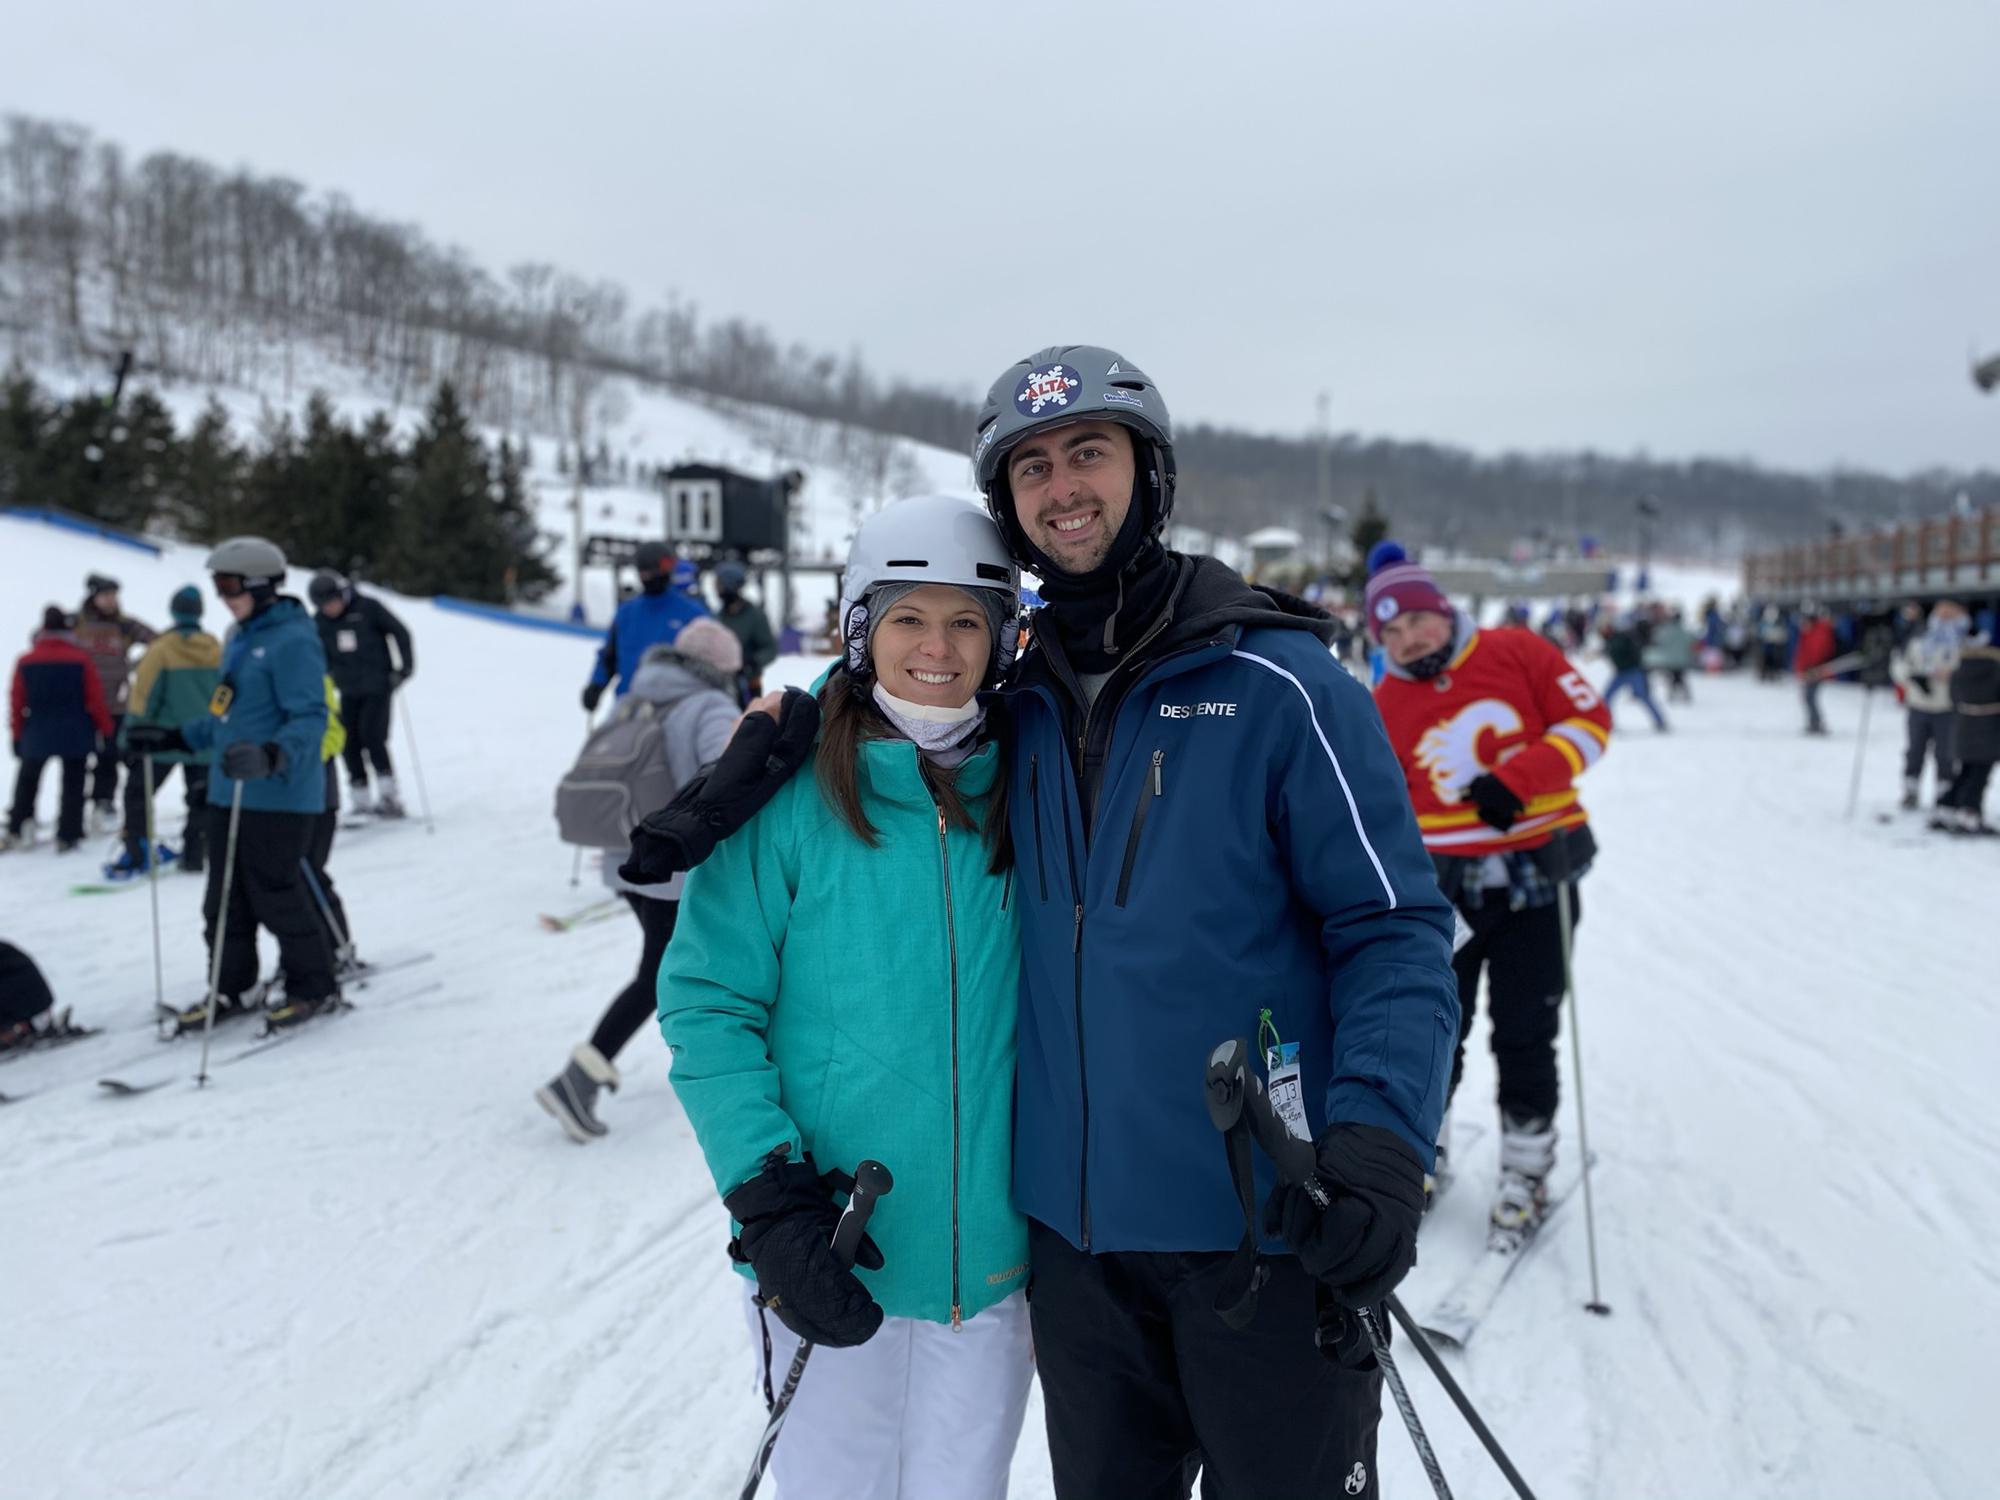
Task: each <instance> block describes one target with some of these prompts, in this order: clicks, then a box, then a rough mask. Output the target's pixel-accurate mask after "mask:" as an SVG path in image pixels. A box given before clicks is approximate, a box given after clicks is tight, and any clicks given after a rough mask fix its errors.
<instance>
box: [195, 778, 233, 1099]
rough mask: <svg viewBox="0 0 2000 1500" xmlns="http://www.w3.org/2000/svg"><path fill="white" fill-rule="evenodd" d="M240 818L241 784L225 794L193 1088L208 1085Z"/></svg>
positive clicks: (227, 932)
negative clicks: (224, 840) (224, 843)
mask: <svg viewBox="0 0 2000 1500" xmlns="http://www.w3.org/2000/svg"><path fill="white" fill-rule="evenodd" d="M242 817H243V783H242V782H240V781H239V782H237V783H236V785H235V786H234V787H233V788H232V789H231V790H230V793H229V844H228V848H227V849H226V850H225V851H224V853H223V856H222V890H221V893H220V894H221V899H220V900H219V901H217V902H216V904H215V938H214V948H213V951H211V952H210V954H209V955H208V1005H207V1007H206V1008H205V1009H204V1010H203V1012H202V1018H201V1071H200V1072H198V1073H196V1074H195V1075H194V1081H195V1086H196V1087H197V1088H206V1087H207V1086H208V1044H209V1039H210V1038H211V1037H213V1036H214V1035H215V1001H216V996H217V993H218V992H219V990H220V989H221V986H222V945H223V942H224V940H225V939H226V938H227V937H228V935H229V887H230V884H231V882H232V881H234V880H235V878H236V826H237V824H238V823H239V822H240V821H241V820H242Z"/></svg>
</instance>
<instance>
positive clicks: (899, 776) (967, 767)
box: [860, 739, 1000, 809]
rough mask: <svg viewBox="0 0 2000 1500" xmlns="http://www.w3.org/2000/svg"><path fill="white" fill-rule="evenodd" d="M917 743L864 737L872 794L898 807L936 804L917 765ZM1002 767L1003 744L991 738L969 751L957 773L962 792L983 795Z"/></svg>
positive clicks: (866, 775) (867, 779)
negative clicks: (994, 741)
mask: <svg viewBox="0 0 2000 1500" xmlns="http://www.w3.org/2000/svg"><path fill="white" fill-rule="evenodd" d="M918 754H919V751H918V750H917V747H916V746H915V745H913V744H911V743H910V742H909V741H908V740H905V739H879V740H863V741H862V742H861V745H860V756H861V775H862V780H863V781H864V782H865V783H866V785H867V789H868V792H869V794H870V795H871V796H874V797H878V798H880V799H881V800H882V801H884V802H888V803H893V804H894V805H895V806H897V807H921V808H925V809H929V808H931V807H934V806H935V805H936V804H935V803H934V802H933V801H932V800H931V790H930V788H929V787H927V786H926V785H924V777H923V772H922V771H920V770H919V769H918V768H917V756H918ZM999 769H1000V747H999V746H998V745H996V744H994V743H993V742H992V741H991V740H988V741H987V742H986V743H985V744H983V745H981V746H980V747H979V748H978V749H977V750H975V751H973V752H972V754H970V755H968V756H967V757H966V758H965V760H964V761H963V762H962V763H961V764H960V765H959V767H958V770H957V771H956V772H955V773H954V775H955V777H956V785H957V787H958V790H959V794H960V795H961V796H964V797H983V796H985V795H986V794H987V793H988V792H990V791H991V790H992V789H993V783H994V780H995V779H996V777H997V776H998V774H999Z"/></svg>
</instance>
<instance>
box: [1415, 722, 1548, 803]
mask: <svg viewBox="0 0 2000 1500" xmlns="http://www.w3.org/2000/svg"><path fill="white" fill-rule="evenodd" d="M1524 727H1525V726H1524V725H1523V724H1522V722H1521V716H1520V715H1519V714H1518V713H1516V712H1515V711H1514V709H1513V707H1512V706H1511V705H1510V704H1507V703H1504V702H1502V701H1501V700H1500V699H1498V698H1481V699H1480V700H1479V701H1478V702H1476V703H1468V704H1466V705H1465V707H1464V708H1461V709H1460V710H1459V711H1458V712H1457V713H1455V714H1453V715H1452V716H1451V717H1450V718H1449V719H1446V720H1445V721H1444V722H1443V723H1442V724H1433V725H1431V727H1430V728H1429V729H1426V730H1425V731H1424V734H1423V738H1422V739H1420V740H1418V741H1417V764H1418V765H1420V766H1422V767H1423V768H1424V774H1425V775H1427V776H1429V777H1430V779H1431V790H1432V791H1434V792H1436V793H1437V798H1438V801H1440V802H1461V801H1463V800H1464V799H1465V789H1466V787H1467V786H1468V785H1469V784H1470V783H1471V782H1472V781H1473V779H1474V778H1475V777H1477V776H1478V775H1479V774H1480V773H1481V772H1483V771H1485V770H1487V769H1489V768H1490V766H1491V765H1492V762H1491V761H1490V760H1489V759H1487V758H1486V757H1484V756H1482V755H1481V754H1480V753H1479V738H1480V736H1481V735H1483V734H1489V733H1490V734H1493V735H1495V736H1498V737H1500V738H1505V737H1506V736H1508V735H1510V734H1519V733H1520V732H1521V730H1522V729H1523V728H1524Z"/></svg>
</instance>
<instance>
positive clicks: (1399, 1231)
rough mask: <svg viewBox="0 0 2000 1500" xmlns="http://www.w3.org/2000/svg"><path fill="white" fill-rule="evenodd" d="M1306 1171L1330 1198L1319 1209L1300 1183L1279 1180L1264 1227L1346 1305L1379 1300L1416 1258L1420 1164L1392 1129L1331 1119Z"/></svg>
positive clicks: (1421, 1200)
mask: <svg viewBox="0 0 2000 1500" xmlns="http://www.w3.org/2000/svg"><path fill="white" fill-rule="evenodd" d="M1313 1175H1314V1176H1315V1177H1317V1178H1318V1179H1319V1181H1320V1184H1321V1186H1323V1187H1324V1188H1325V1189H1326V1190H1327V1193H1328V1194H1329V1195H1330V1196H1331V1197H1332V1199H1333V1201H1332V1202H1331V1203H1330V1204H1328V1205H1327V1207H1326V1210H1325V1211H1324V1212H1322V1211H1321V1210H1319V1209H1318V1208H1316V1207H1314V1206H1313V1201H1312V1199H1311V1197H1309V1196H1308V1195H1307V1193H1306V1191H1305V1189H1304V1188H1301V1187H1296V1186H1293V1185H1291V1184H1287V1183H1280V1184H1279V1185H1278V1189H1277V1191H1276V1192H1274V1193H1272V1194H1271V1197H1270V1200H1269V1201H1268V1202H1267V1203H1265V1205H1264V1232H1265V1233H1266V1234H1276V1235H1281V1236H1283V1238H1284V1241H1285V1243H1286V1244H1287V1245H1289V1246H1291V1247H1292V1249H1293V1250H1294V1251H1296V1252H1297V1253H1298V1257H1299V1264H1300V1265H1302V1266H1304V1267H1305V1268H1306V1270H1308V1271H1310V1272H1311V1273H1312V1274H1313V1275H1314V1276H1317V1277H1318V1278H1319V1279H1320V1280H1321V1281H1323V1282H1325V1283H1326V1285H1327V1286H1328V1287H1330V1288H1331V1289H1332V1291H1333V1294H1334V1296H1336V1297H1337V1298H1339V1299H1340V1301H1342V1302H1344V1303H1346V1304H1347V1305H1348V1306H1349V1307H1366V1306H1369V1305H1371V1304H1373V1303H1376V1302H1379V1301H1381V1300H1382V1299H1383V1298H1384V1297H1386V1296H1388V1295H1389V1293H1391V1292H1393V1291H1394V1290H1395V1289H1396V1283H1397V1282H1399V1281H1401V1280H1402V1279H1403V1277H1404V1276H1405V1275H1407V1274H1408V1272H1409V1269H1410V1267H1411V1266H1413V1265H1415V1264H1416V1263H1417V1226H1418V1225H1419V1224H1421V1223H1422V1222H1423V1217H1424V1166H1423V1163H1422V1162H1421V1161H1419V1160H1418V1159H1417V1153H1416V1152H1415V1151H1414V1150H1413V1149H1411V1147H1410V1144H1409V1143H1408V1142H1407V1141H1405V1140H1404V1139H1403V1138H1402V1137H1401V1136H1399V1135H1397V1134H1395V1133H1394V1132H1393V1131H1388V1130H1383V1129H1380V1128H1379V1127H1377V1126H1374V1125H1352V1124H1338V1125H1329V1126H1327V1127H1326V1129H1325V1130H1324V1131H1322V1132H1321V1133H1320V1138H1319V1151H1318V1162H1317V1165H1316V1166H1315V1168H1314V1171H1313Z"/></svg>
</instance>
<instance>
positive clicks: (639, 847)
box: [618, 688, 819, 885]
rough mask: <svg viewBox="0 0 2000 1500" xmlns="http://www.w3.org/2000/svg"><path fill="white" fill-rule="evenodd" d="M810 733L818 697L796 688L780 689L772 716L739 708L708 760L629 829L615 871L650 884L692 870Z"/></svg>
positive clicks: (752, 811)
mask: <svg viewBox="0 0 2000 1500" xmlns="http://www.w3.org/2000/svg"><path fill="white" fill-rule="evenodd" d="M818 734H819V700H818V699H817V698H815V697H813V695H812V694H811V693H802V692H800V691H799V690H798V689H797V688H787V689H786V690H785V700H784V702H783V703H781V704H780V705H779V706H778V717H777V718H775V719H773V718H772V717H771V716H770V715H769V714H767V713H762V712H757V713H750V714H745V715H744V716H743V722H742V723H741V724H740V725H738V726H737V730H736V733H735V734H734V735H732V736H731V737H730V740H729V743H728V745H726V746H725V747H723V751H722V754H721V755H720V756H718V757H717V758H716V761H715V764H714V765H712V766H710V767H709V768H708V769H707V770H706V771H705V772H703V773H702V774H701V775H699V776H696V777H695V778H694V779H693V780H691V781H689V782H688V784H687V785H686V786H684V787H682V788H681V789H680V791H679V792H678V793H677V794H676V795H675V797H674V800H673V801H671V802H669V803H668V804H667V805H666V806H665V807H663V808H661V809H660V810H659V811H658V812H655V813H652V814H650V815H649V816H648V817H646V818H645V819H644V820H642V821H641V822H640V824H639V826H638V827H636V828H634V829H633V830H632V857H631V858H630V859H628V860H626V862H625V863H624V864H622V865H620V866H619V867H618V875H619V878H620V879H623V880H629V881H630V882H631V883H632V884H634V885H657V884H659V883H660V882H661V881H663V880H670V879H672V878H673V877H674V876H675V875H678V874H679V873H680V872H681V871H683V870H692V869H693V868H694V867H695V866H696V865H698V864H700V863H701V862H702V861H703V860H705V859H707V858H708V856H709V855H711V854H713V853H714V852H715V846H716V845H717V844H719V843H721V842H722V841H723V840H724V839H726V838H728V837H729V835H730V834H732V833H734V832H735V831H736V830H737V829H739V828H741V827H742V826H743V825H744V824H745V823H747V822H749V821H750V819H751V818H752V817H754V816H755V815H756V813H757V810H758V809H759V808H761V807H763V805H764V804H765V803H767V802H769V801H770V800H771V799H772V798H773V797H774V796H776V795H777V792H778V788H779V787H781V786H783V785H784V784H785V783H786V782H788V781H790V780H791V779H792V777H793V776H795V775H796V774H797V773H798V769H799V767H801V766H803V765H804V764H805V763H806V761H807V759H808V758H809V757H810V756H811V755H812V747H813V740H814V738H815V737H816V736H817V735H818Z"/></svg>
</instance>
